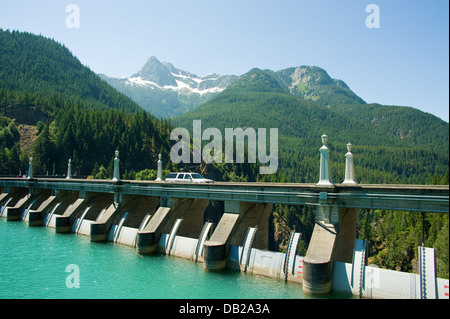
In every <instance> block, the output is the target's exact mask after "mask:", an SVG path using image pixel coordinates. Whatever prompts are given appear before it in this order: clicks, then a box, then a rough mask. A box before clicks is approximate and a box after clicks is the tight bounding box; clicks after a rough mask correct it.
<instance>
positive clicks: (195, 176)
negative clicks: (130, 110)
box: [192, 174, 204, 179]
mask: <svg viewBox="0 0 450 319" xmlns="http://www.w3.org/2000/svg"><path fill="white" fill-rule="evenodd" d="M192 178H194V179H201V178H204V177H203V176H202V175H200V174H192Z"/></svg>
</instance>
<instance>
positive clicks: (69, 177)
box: [66, 158, 72, 179]
mask: <svg viewBox="0 0 450 319" xmlns="http://www.w3.org/2000/svg"><path fill="white" fill-rule="evenodd" d="M66 178H67V179H71V178H72V160H71V159H70V158H69V163H68V164H67V177H66Z"/></svg>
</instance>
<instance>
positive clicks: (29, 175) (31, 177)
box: [27, 157, 33, 179]
mask: <svg viewBox="0 0 450 319" xmlns="http://www.w3.org/2000/svg"><path fill="white" fill-rule="evenodd" d="M27 178H28V179H33V157H30V161H29V162H28V176H27Z"/></svg>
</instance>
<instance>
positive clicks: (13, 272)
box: [0, 218, 346, 299]
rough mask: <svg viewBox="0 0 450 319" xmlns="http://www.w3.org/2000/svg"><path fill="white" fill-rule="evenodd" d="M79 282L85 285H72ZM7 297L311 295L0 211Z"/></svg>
mask: <svg viewBox="0 0 450 319" xmlns="http://www.w3.org/2000/svg"><path fill="white" fill-rule="evenodd" d="M69 265H76V266H75V267H76V269H75V268H70V267H71V266H69ZM68 266H69V268H68V269H67V272H66V268H67V267H68ZM74 269H75V270H74ZM66 282H67V284H66ZM76 283H79V288H68V287H71V286H73V285H74V284H76ZM330 297H333V296H332V295H330V296H328V298H330ZM334 297H338V298H341V297H345V296H339V295H335V296H334ZM0 298H17V299H22V298H32V299H46V298H52V299H53V298H57V299H66V298H70V299H78V298H87V299H91V298H96V299H102V298H131V299H140V298H151V299H159V298H164V299H185V298H186V299H197V298H202V299H224V298H233V299H240V298H249V299H264V298H270V299H302V298H310V297H309V296H305V295H303V293H302V288H301V285H298V284H294V283H284V282H281V281H278V280H274V279H270V278H265V277H260V276H255V275H246V274H244V273H240V272H238V271H233V270H226V271H224V272H221V273H211V272H205V271H204V270H203V269H202V264H201V263H199V264H197V263H194V262H192V261H189V260H185V259H182V258H176V257H170V256H166V255H162V254H155V255H150V256H140V255H138V254H137V253H136V252H135V250H134V249H132V248H131V247H127V246H122V245H114V244H112V243H92V242H90V239H89V237H86V236H82V235H75V234H72V233H70V234H57V233H55V231H54V229H51V228H46V227H29V226H28V225H27V224H26V223H24V222H7V221H6V219H5V218H0ZM345 298H346V297H345Z"/></svg>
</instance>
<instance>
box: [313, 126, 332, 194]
mask: <svg viewBox="0 0 450 319" xmlns="http://www.w3.org/2000/svg"><path fill="white" fill-rule="evenodd" d="M327 141H328V136H326V135H325V133H324V134H323V135H322V144H323V145H322V147H321V148H320V174H319V183H317V186H334V184H333V182H332V181H331V167H330V162H329V160H330V150H329V149H328V147H327Z"/></svg>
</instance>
